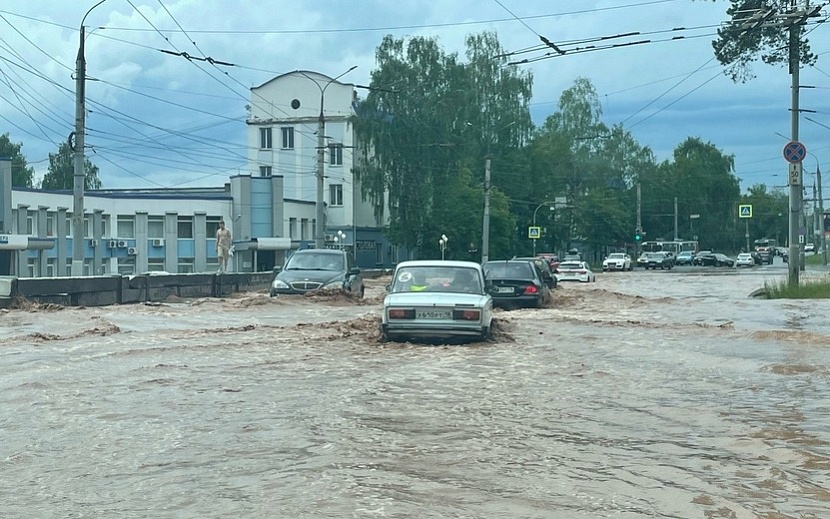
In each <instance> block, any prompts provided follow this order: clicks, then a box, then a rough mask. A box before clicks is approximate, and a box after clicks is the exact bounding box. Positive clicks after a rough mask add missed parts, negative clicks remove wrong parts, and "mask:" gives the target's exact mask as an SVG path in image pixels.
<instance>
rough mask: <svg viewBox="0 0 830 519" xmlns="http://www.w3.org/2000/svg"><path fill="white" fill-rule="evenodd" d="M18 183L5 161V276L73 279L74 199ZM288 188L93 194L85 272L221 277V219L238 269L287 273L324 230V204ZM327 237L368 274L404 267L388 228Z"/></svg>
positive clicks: (279, 184)
mask: <svg viewBox="0 0 830 519" xmlns="http://www.w3.org/2000/svg"><path fill="white" fill-rule="evenodd" d="M11 178H12V177H11V161H10V160H9V159H7V158H0V275H13V276H18V277H47V276H48V277H54V276H67V275H70V273H71V271H72V270H71V267H72V262H73V258H72V254H73V240H72V235H73V232H72V205H73V193H72V191H47V190H40V189H31V188H19V187H12V186H11ZM283 182H284V180H283V177H282V176H272V175H265V176H251V175H237V176H233V177H230V179H229V182H228V183H226V184H225V185H224V186H220V187H210V188H188V189H172V188H171V189H101V190H93V191H87V192H86V193H85V194H84V208H85V211H84V220H83V221H84V245H83V250H84V254H83V256H84V257H83V273H84V275H100V274H137V273H143V272H148V271H166V272H171V273H189V272H212V271H216V270H217V269H218V260H217V256H216V240H215V236H216V230H217V229H218V226H219V222H220V221H221V220H224V221H225V222H226V226H227V227H228V228H229V229H230V230H231V232H232V234H233V243H234V249H235V254H234V256H233V258H232V261H231V270H233V271H236V272H262V271H267V270H271V269H273V267H274V266H277V265H282V263H283V260H284V258H285V255H286V252H288V251H290V250H291V249H300V248H307V247H313V246H314V235H315V231H316V219H315V214H316V212H315V203H314V202H308V201H300V200H292V199H287V198H285V197H284V187H283ZM325 233H326V246H327V247H343V248H346V249H348V250H351V251H353V252H354V255H355V259H356V261H357V264H358V265H359V266H360V267H361V268H388V267H391V266H392V265H394V264H395V263H397V261H398V260H399V258H398V255H399V254H398V250H397V248H396V247H394V246H392V245H391V244H390V243H389V242H388V240H387V239H386V237H385V235H384V233H383V229H382V227H380V226H371V227H369V226H357V225H350V226H345V225H341V226H334V227H326V229H325ZM400 259H404V258H403V257H401V258H400Z"/></svg>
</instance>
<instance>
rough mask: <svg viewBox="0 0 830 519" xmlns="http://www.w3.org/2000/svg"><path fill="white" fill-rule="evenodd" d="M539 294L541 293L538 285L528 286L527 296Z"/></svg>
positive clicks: (526, 289)
mask: <svg viewBox="0 0 830 519" xmlns="http://www.w3.org/2000/svg"><path fill="white" fill-rule="evenodd" d="M538 293H539V288H538V287H537V286H536V285H528V286H527V288H525V294H538Z"/></svg>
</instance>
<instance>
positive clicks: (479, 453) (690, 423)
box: [0, 265, 830, 518]
mask: <svg viewBox="0 0 830 519" xmlns="http://www.w3.org/2000/svg"><path fill="white" fill-rule="evenodd" d="M785 275H786V270H785V269H783V268H781V266H779V265H774V266H771V267H763V268H757V269H748V270H745V271H735V269H731V270H729V269H708V270H692V269H687V270H684V269H675V270H673V271H671V272H642V271H634V272H630V273H629V272H626V273H612V274H600V275H598V281H597V282H596V283H592V284H589V285H579V284H576V285H573V284H567V285H563V286H562V287H561V288H560V289H558V290H557V292H556V298H555V301H554V303H553V305H552V306H551V307H550V308H546V309H543V310H518V311H513V312H501V313H499V315H498V317H499V322H500V326H499V329H498V330H497V333H496V337H495V339H494V340H493V341H491V342H488V343H477V344H471V345H467V346H451V347H447V346H425V345H413V344H381V343H380V342H379V341H378V334H377V323H378V311H379V302H380V297H381V295H380V290H379V287H380V286H382V284H383V281H379V282H376V283H375V284H374V285H373V287H372V290H370V291H369V297H368V300H367V301H365V302H364V303H363V304H357V305H356V304H354V303H352V302H350V301H348V300H344V299H340V298H337V297H324V298H318V299H314V298H297V299H284V298H280V299H276V300H272V299H269V298H268V297H267V296H266V295H264V294H243V295H240V296H239V297H234V298H229V299H224V300H209V299H205V300H197V301H173V302H169V303H167V304H164V305H157V306H143V305H137V306H124V307H109V308H86V309H76V308H67V309H59V308H48V307H47V308H44V307H40V308H33V309H32V310H31V311H22V310H13V311H8V312H4V313H3V314H2V315H0V320H1V322H2V324H0V370H1V371H2V373H3V376H2V378H1V379H0V381H1V382H0V384H2V391H0V403H1V404H2V405H0V438H2V442H1V443H0V473H2V475H3V476H2V478H0V502H1V503H2V507H0V517H3V518H6V517H10V518H17V517H20V518H31V517H44V518H51V517H96V518H97V517H101V518H104V517H125V518H131V517H177V518H178V517H187V518H190V517H193V518H196V517H200V518H203V517H292V518H293V517H400V518H403V517H436V518H438V517H442V518H447V517H449V518H452V517H459V518H460V517H465V518H466V517H488V518H489V517H494V518H495V517H499V518H502V517H511V518H512V517H523V518H537V517H538V518H550V517H565V518H571V517H573V518H597V517H630V518H634V517H683V518H698V517H699V518H716V517H724V518H756V517H764V518H825V517H829V516H830V514H828V512H827V510H828V509H830V492H829V491H828V490H827V489H828V488H830V477H828V474H830V428H829V427H828V425H830V423H828V422H830V418H828V416H830V415H829V414H828V412H830V384H829V383H828V382H829V381H830V322H828V318H827V316H828V315H830V302H827V301H767V300H756V299H749V298H747V297H746V295H747V294H748V293H750V292H751V291H752V290H754V289H756V288H758V287H759V286H762V285H763V283H764V282H765V281H767V282H769V281H775V280H777V279H781V277H782V276H785Z"/></svg>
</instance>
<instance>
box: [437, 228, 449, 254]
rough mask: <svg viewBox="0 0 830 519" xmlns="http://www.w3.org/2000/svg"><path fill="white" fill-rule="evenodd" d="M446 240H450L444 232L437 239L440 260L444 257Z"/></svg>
mask: <svg viewBox="0 0 830 519" xmlns="http://www.w3.org/2000/svg"><path fill="white" fill-rule="evenodd" d="M448 241H450V240H449V238H447V235H446V234H442V235H441V239H440V240H438V246H439V247H441V259H442V260H443V259H444V251H446V250H447V242H448Z"/></svg>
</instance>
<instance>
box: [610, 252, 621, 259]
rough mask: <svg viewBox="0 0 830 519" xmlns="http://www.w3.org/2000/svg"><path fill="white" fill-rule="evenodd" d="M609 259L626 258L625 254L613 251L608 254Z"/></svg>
mask: <svg viewBox="0 0 830 519" xmlns="http://www.w3.org/2000/svg"><path fill="white" fill-rule="evenodd" d="M608 259H625V254H620V253H617V252H615V253H613V254H609V255H608Z"/></svg>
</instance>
